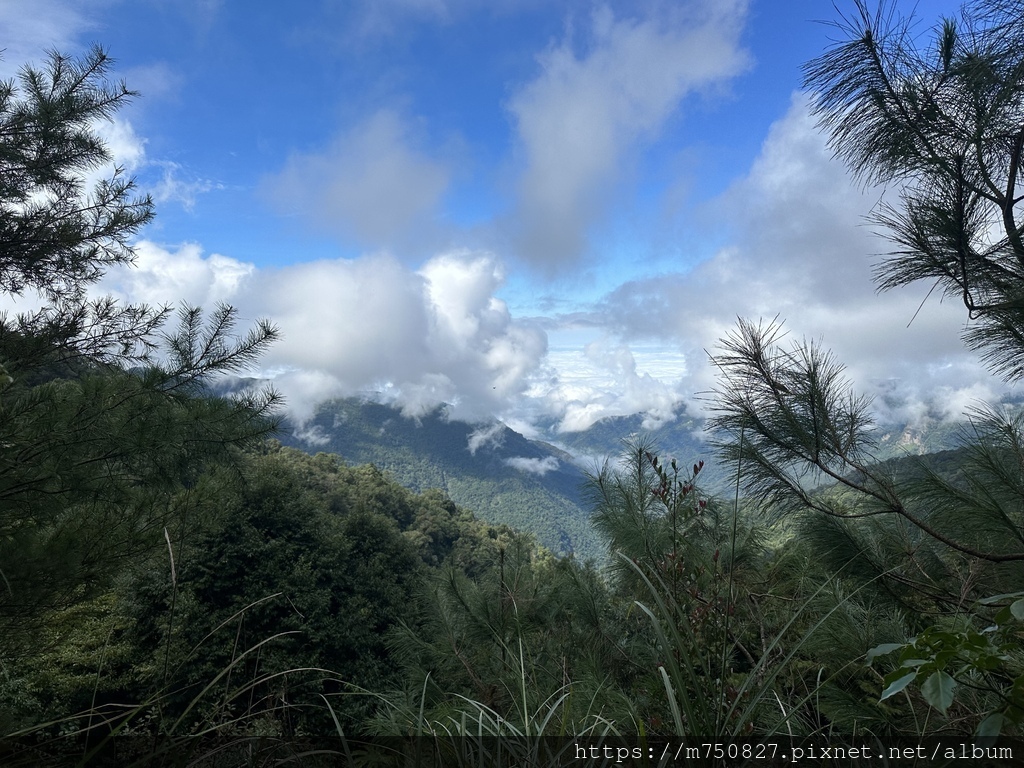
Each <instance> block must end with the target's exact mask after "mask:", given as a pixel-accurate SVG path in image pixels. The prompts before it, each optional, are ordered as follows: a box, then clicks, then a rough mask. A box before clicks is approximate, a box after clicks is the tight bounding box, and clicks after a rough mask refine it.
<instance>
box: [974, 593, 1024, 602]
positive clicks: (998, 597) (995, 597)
mask: <svg viewBox="0 0 1024 768" xmlns="http://www.w3.org/2000/svg"><path fill="white" fill-rule="evenodd" d="M1011 597H1024V592H1007V593H1006V594H1005V595H992V597H986V598H985V599H984V600H979V601H978V605H994V604H995V603H1001V602H1003V600H1009V599H1010V598H1011Z"/></svg>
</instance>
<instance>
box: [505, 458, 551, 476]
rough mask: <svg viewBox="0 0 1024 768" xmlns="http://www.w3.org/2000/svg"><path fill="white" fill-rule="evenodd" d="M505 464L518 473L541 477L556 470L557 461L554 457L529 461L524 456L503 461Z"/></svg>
mask: <svg viewBox="0 0 1024 768" xmlns="http://www.w3.org/2000/svg"><path fill="white" fill-rule="evenodd" d="M505 464H507V465H508V466H510V467H512V468H513V469H518V470H519V471H520V472H527V473H529V474H531V475H540V476H541V477H543V476H544V475H546V474H547V473H548V472H554V471H555V470H556V469H558V459H556V458H555V457H554V456H545V457H544V458H543V459H529V458H526V457H525V456H514V457H512V458H511V459H505Z"/></svg>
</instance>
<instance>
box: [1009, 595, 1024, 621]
mask: <svg viewBox="0 0 1024 768" xmlns="http://www.w3.org/2000/svg"><path fill="white" fill-rule="evenodd" d="M1010 612H1011V613H1012V614H1013V616H1014V618H1015V619H1017V621H1024V599H1022V600H1014V601H1013V603H1011V604H1010Z"/></svg>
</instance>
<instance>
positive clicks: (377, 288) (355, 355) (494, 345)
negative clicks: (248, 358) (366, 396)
mask: <svg viewBox="0 0 1024 768" xmlns="http://www.w3.org/2000/svg"><path fill="white" fill-rule="evenodd" d="M137 252H138V259H137V263H136V265H135V266H134V267H123V268H118V269H115V270H111V271H110V273H108V275H107V276H106V277H105V278H104V279H103V281H102V282H101V283H100V285H99V286H98V287H97V291H98V292H100V293H109V294H112V295H114V296H116V297H118V298H120V299H122V300H125V301H141V302H145V303H148V304H152V305H160V304H164V303H181V302H188V303H190V304H193V305H199V306H206V307H209V306H211V305H213V304H215V303H217V302H226V303H229V304H232V305H234V306H235V307H237V308H238V310H239V313H240V318H242V320H243V322H247V323H252V322H254V321H255V320H256V319H257V318H260V317H266V318H269V319H270V320H271V321H272V322H274V323H275V324H276V325H278V326H279V328H280V331H281V335H282V338H281V340H280V341H279V342H278V343H277V344H275V345H274V346H273V347H271V349H270V350H269V352H268V353H267V355H266V357H265V359H264V360H263V361H262V365H263V366H264V368H265V369H266V370H267V371H269V372H271V375H273V376H274V381H275V385H276V386H277V387H278V388H279V389H280V390H281V391H282V392H283V394H284V395H285V396H286V398H288V400H289V410H290V411H291V412H292V414H293V416H294V417H295V418H296V420H297V421H300V422H301V421H304V420H308V418H309V417H310V416H311V415H312V413H313V407H314V406H315V405H316V403H318V402H322V401H323V400H325V399H328V398H330V397H337V396H340V395H352V394H360V393H365V392H367V391H377V392H379V393H380V395H381V396H382V397H383V398H384V399H385V400H387V401H390V402H393V403H395V404H396V405H398V406H399V407H401V408H402V409H403V411H404V412H405V413H406V414H407V415H411V416H416V415H421V414H422V413H424V412H426V411H428V410H430V409H433V408H435V407H437V406H438V405H441V404H443V403H447V404H449V405H450V406H451V408H450V413H451V414H452V416H453V417H455V418H466V419H470V418H474V419H475V418H484V417H489V416H491V415H493V414H494V413H497V412H501V411H503V410H505V409H507V408H509V406H510V404H511V403H512V402H513V401H514V399H515V398H516V397H517V396H518V395H519V394H520V393H521V392H522V391H523V390H524V389H525V388H526V386H527V379H528V377H529V376H530V375H531V374H532V372H533V370H534V369H535V368H536V367H537V366H538V365H539V364H540V361H541V359H542V358H543V356H544V354H545V351H546V345H547V340H546V336H545V334H544V332H543V331H541V330H540V329H539V328H537V327H534V326H532V325H527V324H524V323H522V322H521V321H517V320H515V319H514V318H513V317H512V315H511V313H510V312H509V310H508V308H507V307H506V306H505V304H504V302H502V301H501V300H499V299H497V298H496V297H495V295H494V293H495V291H497V290H498V288H500V286H501V284H502V280H503V273H502V270H501V268H500V264H499V263H498V261H497V259H496V258H495V257H494V256H492V255H490V254H485V253H470V252H453V253H446V254H441V255H438V256H436V257H434V258H433V259H430V260H428V261H427V262H426V263H425V264H424V265H423V267H422V268H421V269H420V271H419V272H413V271H411V270H410V269H408V268H407V267H405V266H403V265H401V264H400V263H399V262H398V261H397V260H396V259H394V258H392V257H390V256H388V255H385V254H372V255H367V256H364V257H361V258H358V259H352V260H345V259H338V260H331V261H315V262H307V263H302V264H295V265H291V266H287V267H281V268H276V269H264V270H258V269H256V268H255V266H254V265H252V264H248V263H245V262H242V261H239V260H237V259H233V258H230V257H227V256H223V255H220V254H210V255H204V254H203V253H202V250H201V249H200V247H199V246H198V245H195V244H185V245H182V246H180V247H178V248H177V249H176V250H169V249H166V248H163V247H161V246H158V245H156V244H154V243H151V242H148V241H143V242H142V243H140V244H139V245H138V247H137Z"/></svg>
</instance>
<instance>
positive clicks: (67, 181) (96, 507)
mask: <svg viewBox="0 0 1024 768" xmlns="http://www.w3.org/2000/svg"><path fill="white" fill-rule="evenodd" d="M109 68H110V59H109V58H108V57H107V56H106V54H105V53H104V52H103V51H102V50H100V49H98V48H97V49H94V50H92V51H91V52H89V53H88V54H87V55H85V56H84V57H82V58H81V59H75V58H70V57H67V56H63V55H60V54H58V53H51V54H50V55H49V59H48V62H47V64H46V66H45V67H44V68H43V69H41V70H40V69H34V68H32V67H25V68H23V69H22V71H21V73H20V76H19V77H18V79H17V81H9V82H6V83H2V84H0V292H2V294H4V295H6V296H8V297H18V296H30V297H31V296H32V295H33V294H35V295H36V296H38V297H39V298H40V299H41V300H42V302H43V306H42V308H41V309H38V310H35V311H32V312H27V313H23V314H20V315H18V316H15V317H11V316H9V315H0V367H2V374H0V638H2V640H0V653H4V652H8V653H9V652H13V650H14V648H15V645H16V643H17V641H19V640H22V639H26V638H28V637H30V634H29V633H30V630H31V628H32V626H33V622H34V621H36V620H41V619H42V617H43V616H44V615H45V613H46V612H47V611H48V610H51V609H56V608H61V607H65V606H68V605H71V604H73V603H75V602H77V601H80V600H82V599H85V598H87V597H89V596H90V595H92V594H95V593H96V591H97V590H98V589H100V588H102V587H103V586H105V585H106V584H108V583H109V582H110V580H111V579H112V578H113V576H114V575H115V574H116V573H117V572H118V570H119V569H121V568H123V567H124V566H125V565H126V564H127V563H130V562H132V560H133V559H135V558H137V557H138V556H140V555H141V554H143V553H145V552H148V551H151V550H152V549H153V548H154V547H155V546H161V545H163V546H166V544H165V543H164V542H165V540H166V541H168V542H170V541H171V540H172V539H176V538H177V537H180V536H181V535H182V532H183V530H184V527H183V526H184V519H185V516H186V515H187V510H188V507H189V504H190V501H189V498H188V492H187V491H188V489H190V488H192V487H193V486H194V484H195V480H196V478H197V476H198V474H199V473H200V472H201V471H202V470H203V467H204V466H205V465H206V464H208V463H209V462H211V461H221V460H224V459H226V458H228V457H229V456H230V455H231V452H232V450H233V447H234V446H241V445H245V444H248V443H251V442H252V441H254V440H256V439H259V438H260V437H261V436H263V435H265V434H266V433H267V432H268V431H270V430H271V429H273V427H274V421H273V419H272V418H270V417H271V416H272V412H273V409H274V407H275V406H276V404H277V403H278V400H279V398H278V396H277V395H276V394H275V393H273V392H272V391H253V392H248V393H243V394H241V395H239V396H237V397H234V398H227V399H225V398H216V397H212V396H210V394H209V391H208V390H209V387H208V385H209V382H210V381H211V379H213V378H214V377H216V376H219V375H223V374H225V373H231V372H237V371H240V370H242V369H244V368H246V367H247V366H249V365H251V364H252V363H253V362H254V361H255V359H256V358H257V357H258V356H259V355H260V354H261V353H262V351H263V350H264V349H266V347H267V346H268V344H270V343H271V342H272V341H273V340H274V339H275V337H276V335H277V331H276V329H275V328H274V327H273V326H272V325H270V323H268V322H266V321H259V322H258V323H257V325H256V327H255V328H254V329H252V330H251V331H249V332H248V333H246V334H243V335H241V336H239V335H237V334H236V333H235V331H234V326H235V323H236V312H235V310H234V309H232V308H231V307H228V306H220V307H217V308H216V309H215V310H214V311H213V312H211V313H209V314H208V317H207V316H206V315H204V313H203V312H202V311H201V310H200V309H198V308H193V307H183V308H182V309H181V310H180V311H179V312H178V326H177V328H176V329H167V328H166V325H167V323H168V321H169V320H170V319H171V317H172V310H171V309H170V308H168V307H161V308H155V309H154V308H150V307H146V306H142V305H127V306H125V305H122V304H119V303H118V302H116V301H114V300H113V299H111V298H95V297H91V296H90V295H89V293H88V289H89V287H90V286H91V285H93V284H95V283H96V281H97V280H99V278H100V277H101V276H102V275H103V273H104V270H105V269H107V268H109V267H110V266H112V265H115V264H130V263H131V262H132V261H133V259H134V252H133V250H132V246H131V243H132V240H133V238H134V237H135V236H136V235H137V234H138V232H139V231H140V230H141V228H142V227H143V226H145V225H146V224H147V223H148V222H149V221H150V220H151V218H152V216H153V204H152V201H151V200H150V199H149V197H148V196H139V195H137V194H136V192H135V181H134V179H132V178H130V177H128V176H127V175H126V174H125V173H124V171H123V169H120V168H117V169H114V170H113V172H112V174H111V175H110V177H109V178H106V179H103V180H100V181H99V182H97V183H96V184H95V185H94V186H93V187H92V188H91V189H89V188H87V184H86V181H85V179H86V176H87V174H89V173H94V172H96V171H97V170H99V169H101V167H102V166H103V165H104V164H105V163H108V162H109V161H110V153H109V150H108V148H107V147H106V146H105V145H104V143H103V141H102V140H101V139H100V137H99V136H98V135H97V133H96V124H97V121H100V120H104V119H110V118H111V117H112V116H113V114H114V113H115V112H116V111H117V110H118V109H120V108H121V107H123V106H124V105H125V104H126V103H127V102H128V100H129V99H130V98H131V97H132V96H133V95H134V94H133V93H132V92H131V91H129V90H128V89H127V88H126V86H125V85H124V84H123V83H117V84H112V83H111V82H110V81H109V78H108V70H109ZM161 347H162V351H161V354H159V355H157V354H154V352H156V351H157V350H158V349H160V348H161Z"/></svg>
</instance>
